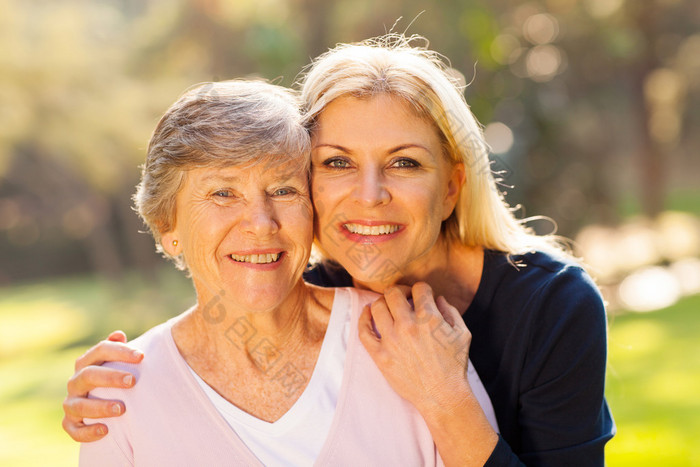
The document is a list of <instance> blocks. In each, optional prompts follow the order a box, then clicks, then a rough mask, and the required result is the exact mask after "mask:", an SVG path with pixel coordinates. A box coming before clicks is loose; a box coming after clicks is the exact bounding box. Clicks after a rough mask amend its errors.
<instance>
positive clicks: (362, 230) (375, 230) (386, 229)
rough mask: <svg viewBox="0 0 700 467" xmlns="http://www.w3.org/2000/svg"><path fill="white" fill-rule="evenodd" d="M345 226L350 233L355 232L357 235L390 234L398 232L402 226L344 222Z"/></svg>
mask: <svg viewBox="0 0 700 467" xmlns="http://www.w3.org/2000/svg"><path fill="white" fill-rule="evenodd" d="M343 227H345V229H346V230H347V231H348V232H350V233H354V234H356V235H364V236H370V235H374V236H376V235H389V234H392V233H394V232H396V231H397V230H399V228H400V226H398V225H394V224H385V225H362V224H343Z"/></svg>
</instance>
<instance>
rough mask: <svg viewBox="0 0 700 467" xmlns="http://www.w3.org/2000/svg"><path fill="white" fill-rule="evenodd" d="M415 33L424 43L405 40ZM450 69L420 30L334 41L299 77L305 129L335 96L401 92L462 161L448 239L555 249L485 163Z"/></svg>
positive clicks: (451, 156) (513, 250)
mask: <svg viewBox="0 0 700 467" xmlns="http://www.w3.org/2000/svg"><path fill="white" fill-rule="evenodd" d="M416 41H422V42H423V43H424V44H425V45H422V46H415V45H412V44H413V43H414V42H416ZM456 75H457V73H455V72H454V71H453V70H452V69H451V68H450V67H449V65H448V64H447V63H446V62H445V61H444V60H443V58H442V57H441V56H440V55H439V54H438V53H436V52H434V51H431V50H428V49H427V40H426V39H425V38H422V37H420V36H411V37H406V36H404V35H401V34H388V35H385V36H382V37H378V38H374V39H368V40H365V41H363V42H359V43H354V44H340V45H338V46H336V47H335V48H334V49H332V50H329V51H328V52H326V53H324V54H322V55H320V56H319V57H317V58H316V59H315V60H314V61H313V62H312V63H311V64H310V65H309V66H308V67H307V69H306V70H305V71H304V73H303V74H302V77H301V80H300V81H299V85H300V86H301V98H302V101H303V105H304V108H303V110H304V112H305V120H306V125H307V127H308V128H309V129H310V131H311V132H313V131H314V126H315V123H316V119H317V117H318V116H319V115H320V113H321V112H322V111H323V109H324V108H325V107H326V106H327V105H328V104H330V103H331V102H332V101H334V100H335V99H338V98H340V97H343V96H351V97H356V98H371V97H372V96H375V95H380V94H388V95H391V96H394V97H397V98H400V99H403V100H404V101H405V102H407V103H408V104H409V105H410V106H411V107H412V108H413V109H414V110H415V111H416V114H417V115H418V116H420V117H422V118H425V119H426V121H428V122H430V123H431V124H433V125H434V126H435V128H436V129H437V131H438V134H439V136H440V138H441V140H442V144H443V149H444V151H443V152H444V154H445V156H446V157H447V158H448V160H450V161H451V162H452V163H455V164H456V163H460V162H461V163H463V164H464V168H465V175H466V177H465V183H464V185H463V187H462V189H461V192H460V195H459V199H458V201H457V204H456V206H455V209H454V211H453V213H452V214H451V215H450V217H449V218H448V219H446V220H445V221H444V222H443V224H442V234H443V236H444V238H445V239H446V240H447V241H448V242H455V241H458V242H461V243H463V244H464V245H468V246H481V247H484V248H487V249H493V250H498V251H503V252H506V253H509V254H520V253H525V252H528V251H532V250H545V251H548V252H552V253H561V252H562V247H561V243H560V239H559V238H558V237H555V236H552V235H548V236H538V235H536V234H535V233H534V232H533V231H532V229H530V228H528V227H526V226H525V225H524V222H526V221H527V220H518V219H516V218H515V216H514V215H513V211H512V209H511V208H510V207H509V206H508V204H507V203H506V202H505V200H504V198H503V195H502V194H501V192H500V191H499V190H498V187H497V184H496V182H497V181H496V179H495V178H494V175H493V173H492V171H491V164H490V162H489V157H488V153H489V148H488V145H487V144H486V142H485V139H484V134H483V131H482V128H481V126H480V125H479V123H478V122H477V121H476V119H475V117H474V115H473V114H472V112H471V111H470V109H469V106H468V105H467V102H466V100H465V98H464V95H463V90H462V86H461V85H460V82H459V79H458V78H457V77H456Z"/></svg>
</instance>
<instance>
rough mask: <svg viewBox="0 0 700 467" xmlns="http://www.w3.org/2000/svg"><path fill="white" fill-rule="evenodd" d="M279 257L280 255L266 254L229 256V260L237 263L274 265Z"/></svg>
mask: <svg viewBox="0 0 700 467" xmlns="http://www.w3.org/2000/svg"><path fill="white" fill-rule="evenodd" d="M279 257H280V253H267V254H262V255H244V256H242V255H231V259H232V260H234V261H238V262H239V263H253V264H267V263H274V262H275V261H277V260H278V259H279Z"/></svg>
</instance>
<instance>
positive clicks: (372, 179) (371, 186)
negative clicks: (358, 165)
mask: <svg viewBox="0 0 700 467" xmlns="http://www.w3.org/2000/svg"><path fill="white" fill-rule="evenodd" d="M354 195H355V199H356V200H357V201H358V202H359V203H361V204H362V205H363V206H367V207H373V206H378V205H381V204H386V203H387V202H388V201H389V200H390V199H391V195H390V194H389V191H388V190H387V188H386V185H385V180H384V174H383V173H382V171H381V169H376V168H372V169H366V170H361V171H360V172H359V177H358V180H357V185H356V186H355V190H354Z"/></svg>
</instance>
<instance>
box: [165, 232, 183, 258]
mask: <svg viewBox="0 0 700 467" xmlns="http://www.w3.org/2000/svg"><path fill="white" fill-rule="evenodd" d="M177 237H178V235H177V231H176V230H175V229H173V230H171V231H170V232H164V233H161V235H160V243H161V245H162V246H163V250H165V252H166V253H167V254H169V255H170V256H177V255H179V254H180V253H182V244H181V242H180V240H179V239H178V238H177Z"/></svg>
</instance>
